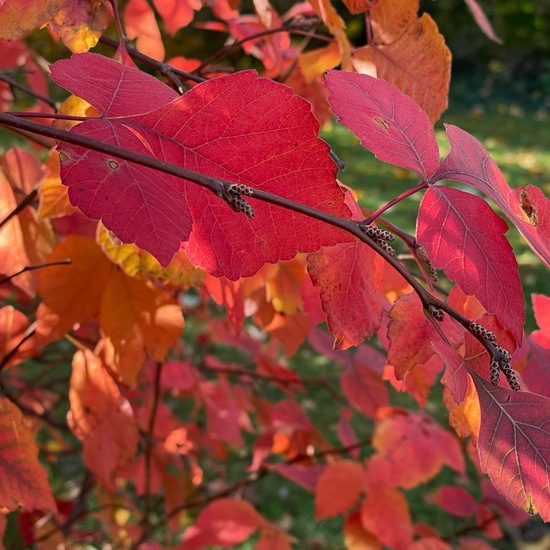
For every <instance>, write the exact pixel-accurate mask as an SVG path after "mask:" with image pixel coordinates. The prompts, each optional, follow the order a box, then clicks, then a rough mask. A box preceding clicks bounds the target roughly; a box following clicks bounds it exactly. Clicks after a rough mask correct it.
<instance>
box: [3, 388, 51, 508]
mask: <svg viewBox="0 0 550 550" xmlns="http://www.w3.org/2000/svg"><path fill="white" fill-rule="evenodd" d="M0 506H2V507H5V508H7V509H8V510H10V511H13V510H16V509H17V508H18V507H20V506H22V507H24V508H26V509H29V510H33V509H35V508H39V509H41V510H49V511H50V512H55V511H56V510H57V506H56V504H55V501H54V498H53V495H52V490H51V487H50V486H49V484H48V478H47V475H46V471H45V470H44V468H43V466H42V465H41V464H40V462H39V460H38V448H37V446H36V443H35V442H34V437H33V434H32V433H31V431H30V430H29V429H28V428H27V427H26V426H25V425H24V423H23V413H22V412H21V411H20V410H19V409H18V408H17V407H16V406H15V405H14V404H13V403H12V402H11V401H9V400H8V399H6V398H0Z"/></svg>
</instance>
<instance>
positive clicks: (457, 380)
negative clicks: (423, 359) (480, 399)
mask: <svg viewBox="0 0 550 550" xmlns="http://www.w3.org/2000/svg"><path fill="white" fill-rule="evenodd" d="M430 345H431V346H432V349H433V350H434V351H435V352H436V353H437V354H438V355H439V357H441V359H442V360H443V362H444V363H445V372H444V373H443V376H442V378H441V383H442V384H443V385H444V386H445V387H446V388H447V389H448V390H449V392H450V393H451V395H452V396H453V398H454V400H455V402H456V403H459V404H460V403H462V402H463V401H464V398H465V397H466V393H467V392H468V384H469V382H468V366H467V365H466V363H465V362H464V358H463V357H461V356H460V355H459V354H458V353H457V352H456V351H455V350H454V349H451V347H450V346H449V345H448V344H447V343H445V342H442V341H434V342H431V343H430Z"/></svg>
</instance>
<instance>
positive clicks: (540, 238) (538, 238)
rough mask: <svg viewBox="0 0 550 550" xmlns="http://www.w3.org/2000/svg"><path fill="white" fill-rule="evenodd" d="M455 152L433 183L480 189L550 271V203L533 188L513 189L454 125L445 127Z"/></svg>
mask: <svg viewBox="0 0 550 550" xmlns="http://www.w3.org/2000/svg"><path fill="white" fill-rule="evenodd" d="M445 128H446V132H447V137H448V138H449V142H450V143H451V152H450V153H449V154H448V155H447V157H446V158H445V160H444V161H443V162H442V163H441V165H440V166H439V168H438V170H437V171H436V173H435V174H434V175H433V176H432V178H431V179H433V180H434V181H436V180H443V179H451V180H456V181H462V182H464V183H468V184H469V185H473V186H474V187H477V188H478V189H479V190H480V191H482V192H483V193H485V194H486V195H487V196H489V197H490V198H491V199H492V200H493V201H495V203H496V204H497V205H498V206H499V207H500V208H501V210H502V211H503V212H504V214H506V216H507V217H508V218H509V219H510V221H511V222H512V223H513V224H514V225H515V226H516V227H517V228H518V230H519V231H520V232H521V234H522V235H523V237H524V238H525V240H526V241H527V243H528V244H529V246H530V247H531V248H532V249H533V250H534V251H535V252H536V253H537V254H538V256H539V257H540V258H541V260H542V261H543V262H544V263H546V265H547V266H549V267H550V199H548V198H546V197H545V196H544V193H543V192H542V191H541V190H540V189H539V188H538V187H535V186H533V185H527V186H525V187H519V188H518V189H510V187H509V186H508V184H507V183H506V180H505V179H504V176H503V175H502V172H501V171H500V169H499V167H498V166H497V164H496V163H495V161H494V160H493V159H492V158H491V157H490V156H489V153H487V151H486V150H485V147H483V145H481V143H480V142H479V141H478V140H477V139H475V138H474V137H473V136H471V135H470V134H469V133H468V132H465V131H464V130H461V129H460V128H458V127H457V126H453V125H451V124H446V125H445Z"/></svg>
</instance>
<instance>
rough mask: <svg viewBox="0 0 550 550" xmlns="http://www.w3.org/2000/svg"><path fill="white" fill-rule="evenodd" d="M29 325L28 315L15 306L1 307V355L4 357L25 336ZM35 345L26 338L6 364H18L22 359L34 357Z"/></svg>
mask: <svg viewBox="0 0 550 550" xmlns="http://www.w3.org/2000/svg"><path fill="white" fill-rule="evenodd" d="M29 325H30V323H29V320H28V319H27V317H26V316H25V315H24V314H23V313H21V312H20V311H18V310H17V309H14V307H13V306H4V307H3V308H0V357H1V358H2V359H3V358H4V357H5V356H6V355H7V354H8V353H10V352H11V351H12V350H13V349H14V348H15V347H16V346H17V345H18V344H19V343H20V342H21V340H22V339H23V338H24V337H25V335H26V333H27V330H28V328H29ZM33 347H34V346H33V343H32V340H26V341H25V343H23V344H22V345H21V346H20V347H19V348H18V350H17V352H16V353H15V355H13V356H12V358H11V359H10V360H9V362H8V363H7V365H6V366H8V365H17V364H18V363H21V361H24V360H25V359H28V358H29V357H32V355H33V352H34V351H35V350H34V349H33Z"/></svg>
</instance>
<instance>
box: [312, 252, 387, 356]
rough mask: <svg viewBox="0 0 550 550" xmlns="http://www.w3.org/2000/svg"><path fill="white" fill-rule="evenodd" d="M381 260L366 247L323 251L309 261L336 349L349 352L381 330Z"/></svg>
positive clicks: (313, 280)
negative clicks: (352, 347)
mask: <svg viewBox="0 0 550 550" xmlns="http://www.w3.org/2000/svg"><path fill="white" fill-rule="evenodd" d="M381 261H382V260H381V258H380V256H378V254H376V253H374V251H373V250H372V249H370V248H369V247H367V246H365V245H364V243H360V242H355V243H342V244H337V245H335V246H332V247H323V248H322V249H321V250H320V251H319V252H315V253H314V254H310V255H309V256H308V257H307V262H308V272H309V275H310V277H311V280H312V282H313V284H314V285H315V286H317V287H319V293H320V297H321V303H322V306H323V311H325V313H326V314H327V318H328V327H329V330H330V332H332V334H333V335H334V349H348V348H349V347H350V346H357V345H358V344H360V343H361V342H362V341H363V340H365V339H366V338H370V337H371V336H372V335H373V334H374V332H375V331H376V330H377V329H378V327H379V326H380V321H381V318H382V312H383V304H384V300H383V299H382V296H381V291H382V272H383V267H382V265H381Z"/></svg>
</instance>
